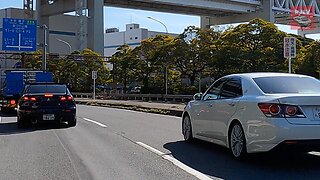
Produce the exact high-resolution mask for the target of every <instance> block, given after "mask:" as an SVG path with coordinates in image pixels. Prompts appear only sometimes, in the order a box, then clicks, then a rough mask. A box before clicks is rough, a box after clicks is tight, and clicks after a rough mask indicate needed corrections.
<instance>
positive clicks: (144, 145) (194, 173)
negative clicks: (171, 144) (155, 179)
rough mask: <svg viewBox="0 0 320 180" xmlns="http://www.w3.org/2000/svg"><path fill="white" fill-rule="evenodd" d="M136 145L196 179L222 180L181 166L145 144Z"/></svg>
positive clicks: (168, 156) (183, 165)
mask: <svg viewBox="0 0 320 180" xmlns="http://www.w3.org/2000/svg"><path fill="white" fill-rule="evenodd" d="M136 143H137V144H138V145H140V146H141V147H143V148H145V149H147V150H149V151H151V152H153V153H155V154H157V155H159V156H161V157H162V158H163V159H165V160H167V161H170V162H171V163H172V164H174V165H176V166H177V167H179V168H180V169H182V170H184V171H186V172H187V173H189V174H191V175H193V176H195V177H197V178H198V179H200V180H222V179H221V178H218V177H212V178H210V177H209V176H207V175H205V174H203V173H201V172H199V171H197V170H195V169H192V168H191V167H189V166H187V165H185V164H183V163H182V162H181V161H179V160H177V159H176V158H174V157H172V156H171V155H168V154H165V153H163V152H161V151H159V150H157V149H155V148H153V147H151V146H149V145H147V144H144V143H142V142H136Z"/></svg>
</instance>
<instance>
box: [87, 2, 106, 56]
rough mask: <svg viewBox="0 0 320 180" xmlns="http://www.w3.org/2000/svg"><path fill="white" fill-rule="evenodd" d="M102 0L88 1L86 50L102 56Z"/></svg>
mask: <svg viewBox="0 0 320 180" xmlns="http://www.w3.org/2000/svg"><path fill="white" fill-rule="evenodd" d="M103 3H104V2H103V0H94V1H93V0H89V1H88V10H89V14H88V15H89V18H88V48H90V49H92V50H93V51H95V52H97V53H99V54H101V55H102V56H103V55H104V54H103V50H104V45H103V43H104V42H103V40H104V36H103V27H104V24H103V5H104V4H103Z"/></svg>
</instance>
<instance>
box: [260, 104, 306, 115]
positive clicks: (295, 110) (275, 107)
mask: <svg viewBox="0 0 320 180" xmlns="http://www.w3.org/2000/svg"><path fill="white" fill-rule="evenodd" d="M258 107H259V109H260V110H261V112H262V113H263V114H264V115H265V116H266V117H283V118H284V117H285V118H305V115H304V114H303V112H302V111H301V110H300V108H299V107H298V106H295V105H287V104H278V103H259V104H258Z"/></svg>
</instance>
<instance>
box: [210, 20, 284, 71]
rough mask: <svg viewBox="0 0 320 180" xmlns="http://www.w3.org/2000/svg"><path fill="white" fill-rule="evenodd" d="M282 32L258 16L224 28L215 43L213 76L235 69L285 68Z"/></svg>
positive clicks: (273, 69) (280, 69)
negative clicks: (246, 21)
mask: <svg viewBox="0 0 320 180" xmlns="http://www.w3.org/2000/svg"><path fill="white" fill-rule="evenodd" d="M285 36H286V33H284V32H282V31H279V30H278V28H277V27H276V26H275V25H274V24H272V23H270V22H266V21H264V20H262V19H254V20H251V21H250V22H249V23H248V24H241V25H238V26H237V27H235V28H232V29H230V30H227V31H225V32H224V33H223V34H222V36H221V38H220V40H219V43H218V49H219V51H218V52H219V53H218V54H217V56H216V58H217V60H216V62H215V64H214V65H213V66H216V67H217V68H216V70H217V76H218V77H219V76H223V75H225V74H230V73H238V72H258V71H259V72H260V71H282V72H286V71H287V63H286V61H285V59H284V58H283V38H284V37H285Z"/></svg>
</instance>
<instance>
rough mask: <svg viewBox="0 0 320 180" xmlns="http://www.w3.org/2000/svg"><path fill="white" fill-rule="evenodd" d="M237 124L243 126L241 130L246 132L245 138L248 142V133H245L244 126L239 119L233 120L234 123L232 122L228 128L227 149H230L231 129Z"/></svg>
mask: <svg viewBox="0 0 320 180" xmlns="http://www.w3.org/2000/svg"><path fill="white" fill-rule="evenodd" d="M236 123H238V124H240V126H241V128H242V130H243V132H244V137H245V140H246V142H247V136H246V133H245V131H244V128H243V125H242V123H241V122H240V120H238V119H233V120H232V121H230V124H229V126H228V132H227V133H228V137H227V147H228V148H230V143H229V142H230V133H231V128H232V127H233V125H234V124H236Z"/></svg>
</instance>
